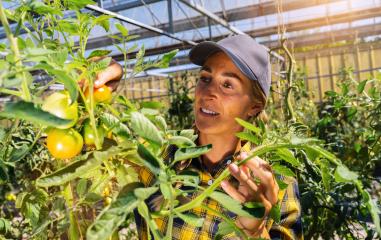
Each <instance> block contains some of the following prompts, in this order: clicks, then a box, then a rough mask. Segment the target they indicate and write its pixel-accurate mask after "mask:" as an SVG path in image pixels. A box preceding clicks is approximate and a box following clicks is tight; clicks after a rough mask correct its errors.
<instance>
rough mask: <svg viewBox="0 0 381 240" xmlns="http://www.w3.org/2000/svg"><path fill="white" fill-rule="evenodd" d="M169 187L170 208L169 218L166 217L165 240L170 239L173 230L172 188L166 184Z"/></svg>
mask: <svg viewBox="0 0 381 240" xmlns="http://www.w3.org/2000/svg"><path fill="white" fill-rule="evenodd" d="M168 187H169V196H170V199H169V203H170V208H169V216H168V224H167V234H166V238H167V239H172V228H173V217H174V214H173V209H174V202H175V199H174V198H173V187H172V185H171V184H168Z"/></svg>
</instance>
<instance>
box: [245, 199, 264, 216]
mask: <svg viewBox="0 0 381 240" xmlns="http://www.w3.org/2000/svg"><path fill="white" fill-rule="evenodd" d="M243 209H244V210H246V211H247V212H249V213H250V215H252V216H254V217H256V218H263V216H264V215H265V210H266V209H265V207H264V206H263V204H262V203H260V202H246V203H245V204H244V205H243Z"/></svg>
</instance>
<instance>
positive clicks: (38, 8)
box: [28, 1, 63, 16]
mask: <svg viewBox="0 0 381 240" xmlns="http://www.w3.org/2000/svg"><path fill="white" fill-rule="evenodd" d="M28 6H29V7H30V9H31V10H32V11H33V12H35V13H38V14H40V15H46V14H57V15H60V16H63V14H62V12H61V11H60V10H59V9H57V8H53V7H50V6H48V5H46V4H45V3H43V2H41V1H32V2H30V3H29V4H28Z"/></svg>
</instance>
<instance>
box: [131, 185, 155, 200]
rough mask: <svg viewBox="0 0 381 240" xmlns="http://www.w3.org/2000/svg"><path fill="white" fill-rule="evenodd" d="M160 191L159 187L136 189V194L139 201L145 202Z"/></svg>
mask: <svg viewBox="0 0 381 240" xmlns="http://www.w3.org/2000/svg"><path fill="white" fill-rule="evenodd" d="M158 189H159V188H158V187H145V188H136V189H135V190H134V194H135V196H136V197H137V198H138V199H139V200H141V201H144V200H146V199H147V198H149V197H150V196H151V195H152V194H154V193H155V192H156V191H157V190H158Z"/></svg>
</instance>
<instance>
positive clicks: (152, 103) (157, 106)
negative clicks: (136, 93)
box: [139, 101, 164, 109]
mask: <svg viewBox="0 0 381 240" xmlns="http://www.w3.org/2000/svg"><path fill="white" fill-rule="evenodd" d="M139 104H140V107H141V108H151V109H162V108H164V104H163V103H161V102H156V101H147V102H141V103H139Z"/></svg>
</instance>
